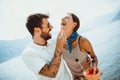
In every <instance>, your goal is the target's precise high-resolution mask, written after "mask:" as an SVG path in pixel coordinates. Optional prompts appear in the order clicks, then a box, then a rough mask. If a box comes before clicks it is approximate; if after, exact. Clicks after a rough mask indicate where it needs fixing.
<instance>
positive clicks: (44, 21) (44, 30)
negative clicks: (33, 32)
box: [40, 18, 53, 40]
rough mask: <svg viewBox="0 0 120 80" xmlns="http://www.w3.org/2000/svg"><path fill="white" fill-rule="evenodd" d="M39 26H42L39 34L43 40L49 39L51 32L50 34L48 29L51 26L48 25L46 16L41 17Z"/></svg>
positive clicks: (50, 28)
mask: <svg viewBox="0 0 120 80" xmlns="http://www.w3.org/2000/svg"><path fill="white" fill-rule="evenodd" d="M41 26H42V29H41V35H40V36H41V37H42V38H43V39H44V40H48V39H50V38H51V37H52V36H51V34H50V31H51V30H52V28H53V26H52V25H50V23H49V22H48V19H47V18H43V19H42V25H41Z"/></svg>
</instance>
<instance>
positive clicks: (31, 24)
mask: <svg viewBox="0 0 120 80" xmlns="http://www.w3.org/2000/svg"><path fill="white" fill-rule="evenodd" d="M43 18H49V16H48V15H45V14H41V13H37V14H33V15H30V16H28V18H27V22H26V27H27V29H28V31H29V32H30V34H31V35H32V36H33V35H34V28H35V27H40V28H41V25H42V19H43Z"/></svg>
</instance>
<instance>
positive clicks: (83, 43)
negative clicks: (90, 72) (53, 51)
mask: <svg viewBox="0 0 120 80" xmlns="http://www.w3.org/2000/svg"><path fill="white" fill-rule="evenodd" d="M79 25H80V22H79V19H78V17H77V16H76V15H75V14H73V13H68V14H67V15H66V16H65V17H64V18H62V22H61V30H62V31H64V32H65V34H66V37H67V41H66V44H65V45H64V47H63V58H64V59H65V61H66V63H67V64H68V67H69V68H70V70H71V72H72V75H73V76H74V80H86V79H85V77H84V75H83V72H84V71H85V70H86V69H87V68H89V67H92V66H93V67H97V64H98V60H97V57H96V55H95V53H94V51H93V48H92V45H91V43H90V41H89V40H88V39H86V38H85V37H83V36H80V35H79V34H78V33H77V30H78V29H79Z"/></svg>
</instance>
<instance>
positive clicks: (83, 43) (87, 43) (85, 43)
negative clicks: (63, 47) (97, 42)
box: [79, 36, 91, 46]
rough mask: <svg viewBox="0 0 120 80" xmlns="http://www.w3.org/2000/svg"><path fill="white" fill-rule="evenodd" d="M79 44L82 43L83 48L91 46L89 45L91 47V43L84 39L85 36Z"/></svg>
mask: <svg viewBox="0 0 120 80" xmlns="http://www.w3.org/2000/svg"><path fill="white" fill-rule="evenodd" d="M79 42H80V44H81V45H82V46H89V45H91V44H90V41H89V40H88V39H87V38H86V37H83V36H82V37H81V38H80V41H79Z"/></svg>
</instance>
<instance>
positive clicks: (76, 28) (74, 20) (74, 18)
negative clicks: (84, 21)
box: [68, 13, 80, 32]
mask: <svg viewBox="0 0 120 80" xmlns="http://www.w3.org/2000/svg"><path fill="white" fill-rule="evenodd" d="M68 14H70V15H71V16H72V19H73V22H77V25H76V26H75V28H74V30H73V32H76V31H77V30H78V28H79V26H80V21H79V18H78V17H77V16H76V15H75V14H73V13H68Z"/></svg>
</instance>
